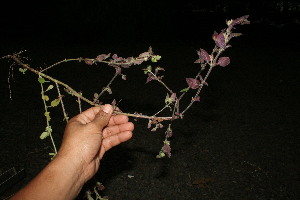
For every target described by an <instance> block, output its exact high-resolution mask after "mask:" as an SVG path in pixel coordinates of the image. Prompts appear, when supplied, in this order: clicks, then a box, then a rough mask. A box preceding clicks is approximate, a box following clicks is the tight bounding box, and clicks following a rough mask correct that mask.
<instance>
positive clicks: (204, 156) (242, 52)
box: [0, 25, 300, 200]
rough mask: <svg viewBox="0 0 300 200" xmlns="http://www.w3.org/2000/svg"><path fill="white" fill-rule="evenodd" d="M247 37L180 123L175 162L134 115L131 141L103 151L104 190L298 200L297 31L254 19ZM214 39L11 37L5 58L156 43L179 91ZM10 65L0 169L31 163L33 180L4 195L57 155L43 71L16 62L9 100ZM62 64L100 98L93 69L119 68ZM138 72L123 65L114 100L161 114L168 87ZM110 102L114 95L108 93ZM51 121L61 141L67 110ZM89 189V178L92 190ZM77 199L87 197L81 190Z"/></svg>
mask: <svg viewBox="0 0 300 200" xmlns="http://www.w3.org/2000/svg"><path fill="white" fill-rule="evenodd" d="M297 31H298V32H297ZM243 33H244V36H242V37H240V38H236V39H234V41H233V42H232V46H233V47H232V48H230V49H228V51H227V52H225V54H224V55H227V56H230V58H231V64H230V65H229V66H227V67H226V68H221V67H218V68H216V69H215V70H214V71H213V73H212V75H211V77H210V78H209V80H208V84H209V85H208V87H206V88H205V89H204V90H203V91H202V93H201V95H200V96H201V101H200V102H199V103H196V105H194V106H193V107H192V109H190V110H189V111H188V112H187V113H186V115H185V116H184V119H183V120H177V121H176V122H174V125H173V132H174V137H173V139H172V140H171V147H172V157H171V158H163V159H157V158H155V156H156V155H157V153H158V152H159V150H160V148H161V145H162V141H163V131H161V132H150V131H149V129H147V121H145V120H138V121H134V119H131V120H132V121H133V122H134V123H135V131H134V134H133V138H132V139H131V140H130V141H128V142H126V143H124V144H121V145H119V146H118V147H116V148H114V149H112V150H110V151H109V152H108V153H107V154H106V155H105V156H104V159H103V160H102V161H101V168H100V171H99V173H98V174H97V175H96V176H95V178H94V180H92V181H95V180H97V181H100V182H101V183H103V184H104V186H105V190H104V191H102V193H103V195H106V196H108V197H109V199H110V200H120V199H125V200H126V199H131V200H144V199H145V200H146V199H147V200H152V199H153V200H154V199H155V200H171V199H172V200H176V199H180V200H184V199H189V200H193V199H195V200H196V199H210V200H215V199H219V200H221V199H222V200H227V199H228V200H254V199H255V200H267V199H268V200H271V199H274V200H279V199H285V200H290V199H291V200H296V199H299V198H300V193H299V191H300V190H299V189H300V188H299V186H300V176H299V153H300V152H299V132H298V131H299V117H300V116H299V64H300V63H299V53H300V52H299V38H297V37H298V35H297V34H296V33H299V27H287V28H282V29H280V28H276V27H268V28H263V27H259V26H257V25H256V26H255V25H249V27H243ZM210 37H211V35H206V37H204V36H203V37H201V41H198V40H197V41H196V40H195V41H190V40H189V39H186V40H185V39H175V40H172V41H165V42H157V43H151V44H149V43H139V42H137V43H136V42H135V43H130V44H128V43H126V42H124V43H121V44H113V45H100V44H97V43H93V44H81V45H73V44H66V45H64V46H62V45H57V44H55V43H51V42H48V43H47V41H43V42H34V40H28V41H24V42H23V43H22V42H21V43H18V44H14V45H11V44H10V42H9V41H6V42H4V43H2V44H3V45H2V48H1V55H0V56H3V55H5V54H9V53H12V52H15V51H19V50H20V49H21V47H24V48H25V49H27V50H29V51H28V52H27V53H24V55H26V56H27V57H29V58H30V60H29V61H28V63H32V66H43V65H49V64H51V63H54V62H55V61H58V60H62V59H64V58H69V57H79V56H83V57H88V56H90V57H94V56H97V54H99V53H108V52H111V53H118V55H120V56H122V55H124V57H126V56H132V55H138V54H139V53H141V52H142V51H145V50H147V48H148V46H149V45H152V47H153V49H154V51H155V52H156V53H157V54H160V55H161V56H162V58H163V59H162V61H161V62H160V63H159V65H161V66H162V67H164V68H165V69H166V72H165V77H164V79H165V80H166V82H167V83H168V84H169V85H171V87H172V88H175V90H176V91H179V90H180V89H182V88H184V87H185V81H184V78H186V77H192V76H193V74H195V73H196V71H197V67H198V66H197V65H196V64H193V62H194V60H196V59H197V55H196V50H198V49H199V48H200V47H202V48H205V49H207V51H209V49H210V48H211V47H212V45H213V41H210ZM203 38H205V39H203ZM19 44H21V45H19ZM9 65H10V64H9V63H7V61H4V60H1V73H0V74H1V85H0V93H1V100H0V105H1V107H0V113H1V118H0V124H1V126H0V134H1V137H0V138H1V139H0V146H1V148H0V151H1V154H0V155H1V157H0V168H1V170H2V171H3V170H5V169H8V168H10V167H12V166H20V167H24V168H25V170H26V177H25V178H24V179H23V180H21V181H20V182H19V183H17V184H16V185H15V186H14V187H12V188H10V189H9V190H8V191H7V192H5V193H4V194H1V198H4V197H5V196H7V195H9V194H11V193H13V192H14V191H16V190H18V189H19V188H21V187H22V186H23V185H25V184H26V183H28V181H30V180H31V179H32V178H33V177H34V176H35V175H36V174H37V173H38V172H39V171H40V170H41V169H42V168H43V167H44V166H45V165H46V164H47V163H48V162H49V161H50V157H49V156H48V153H49V152H51V143H50V141H49V140H48V139H45V140H40V139H39V135H40V133H41V132H42V131H43V130H44V128H45V120H44V118H43V107H42V106H43V105H42V101H41V99H40V94H39V85H38V82H37V80H36V76H34V75H32V74H30V73H26V75H22V74H21V73H19V72H18V71H17V68H16V69H15V72H14V79H15V80H14V82H12V83H11V88H12V100H10V98H9V90H8V84H7V74H8V67H9ZM80 66H81V67H84V69H83V68H79V67H80ZM101 67H103V68H104V69H103V68H101ZM62 68H63V69H57V68H56V69H53V71H51V73H52V75H53V76H56V77H58V78H61V79H63V80H64V81H66V82H67V83H69V84H70V85H75V86H74V87H75V88H78V89H81V88H82V89H86V90H84V92H85V93H84V94H87V96H92V94H93V93H92V92H94V90H95V88H96V89H97V88H98V89H101V87H99V86H98V85H101V83H102V82H101V81H100V80H99V78H98V76H94V74H95V73H99V74H100V75H99V77H101V75H102V74H103V73H104V71H105V70H106V71H105V75H109V74H111V73H112V72H113V71H109V69H108V68H107V67H104V66H92V67H89V66H85V65H83V64H82V65H78V64H74V65H65V66H62ZM136 68H139V67H136ZM130 70H133V71H134V72H131V71H129V70H128V72H125V71H124V73H127V74H128V75H127V79H128V80H127V81H126V82H125V81H122V80H118V81H117V82H118V83H117V82H116V83H115V85H113V86H112V89H113V95H115V96H114V97H113V98H116V99H117V100H120V99H122V101H121V102H120V104H119V105H120V108H121V109H122V110H123V111H126V112H127V111H128V112H133V111H137V112H142V113H146V114H151V113H154V112H155V111H156V110H158V108H159V107H160V106H161V104H162V103H163V100H164V97H165V96H164V95H165V91H164V90H163V88H162V87H161V86H160V85H159V84H158V83H155V82H150V83H148V84H146V85H144V82H145V80H146V77H145V76H144V74H143V72H142V71H141V70H140V69H130ZM3 72H4V73H3ZM101 73H102V74H101ZM79 74H80V76H79ZM89 77H92V79H90V78H89ZM103 82H105V80H104V81H103ZM101 86H102V85H101ZM114 88H115V89H114ZM123 88H125V89H123ZM69 100H70V102H71V100H72V99H71V98H69ZM110 100H111V97H109V96H107V97H105V98H104V101H110ZM67 107H68V108H69V111H68V112H69V115H70V116H74V114H76V113H77V107H76V106H75V105H73V104H72V103H70V104H69V105H68V106H67ZM86 107H88V106H87V105H85V108H86ZM52 118H53V119H52V124H53V127H55V128H54V130H55V131H54V137H55V140H56V142H57V145H58V146H59V143H60V141H61V137H62V134H63V129H64V126H65V122H64V121H63V117H62V115H61V114H60V113H59V111H55V110H53V111H52ZM93 183H94V182H91V183H90V184H93ZM89 187H90V186H89V184H87V187H86V188H84V190H86V189H87V188H89ZM78 199H82V194H81V195H80V196H79V197H78Z"/></svg>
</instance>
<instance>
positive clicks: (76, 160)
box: [11, 104, 134, 200]
mask: <svg viewBox="0 0 300 200" xmlns="http://www.w3.org/2000/svg"><path fill="white" fill-rule="evenodd" d="M112 112H113V108H112V106H111V105H108V104H107V105H104V106H102V107H101V108H99V107H92V108H90V109H88V110H86V111H84V112H82V113H81V114H79V115H77V116H75V117H73V118H72V119H71V120H70V121H69V123H68V124H67V126H66V129H65V133H64V138H63V141H62V145H61V147H60V149H59V151H58V154H57V155H56V156H55V158H54V159H53V160H52V161H51V162H50V163H49V164H48V165H47V166H46V167H45V168H44V169H43V170H42V171H41V172H40V173H39V174H38V175H37V176H36V177H35V178H34V179H33V180H32V181H31V182H30V183H29V184H28V185H27V186H25V187H24V188H23V189H21V190H20V191H19V192H18V193H16V194H15V195H14V196H13V197H12V198H11V199H12V200H16V199H22V200H27V199H28V200H29V199H30V200H40V199H43V200H50V199H51V200H52V199H55V200H60V199H62V200H68V199H74V198H75V197H76V196H77V195H78V194H79V192H80V190H81V188H82V186H83V185H84V184H85V183H86V182H87V181H88V180H89V179H90V178H92V177H93V176H94V175H95V173H96V172H97V171H98V169H99V166H100V160H101V159H102V157H103V155H104V153H105V152H106V151H108V150H109V149H110V148H112V147H114V146H116V145H118V144H120V143H122V142H125V141H127V140H129V139H130V138H131V137H132V131H133V129H134V125H133V124H132V123H131V122H128V117H127V116H124V115H113V116H112Z"/></svg>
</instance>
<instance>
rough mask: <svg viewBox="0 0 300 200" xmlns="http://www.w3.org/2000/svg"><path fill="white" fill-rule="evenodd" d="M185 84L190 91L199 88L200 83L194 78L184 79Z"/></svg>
mask: <svg viewBox="0 0 300 200" xmlns="http://www.w3.org/2000/svg"><path fill="white" fill-rule="evenodd" d="M185 80H186V82H187V84H188V85H189V87H190V88H192V89H197V88H199V85H200V81H199V80H197V79H194V78H186V79H185Z"/></svg>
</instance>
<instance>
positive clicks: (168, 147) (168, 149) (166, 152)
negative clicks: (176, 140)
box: [162, 144, 171, 158]
mask: <svg viewBox="0 0 300 200" xmlns="http://www.w3.org/2000/svg"><path fill="white" fill-rule="evenodd" d="M162 150H163V152H164V153H165V154H167V156H168V157H169V158H170V157H171V147H170V145H169V144H164V146H163V147H162Z"/></svg>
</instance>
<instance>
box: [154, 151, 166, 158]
mask: <svg viewBox="0 0 300 200" xmlns="http://www.w3.org/2000/svg"><path fill="white" fill-rule="evenodd" d="M165 156H166V154H165V153H164V152H162V151H161V152H159V154H158V155H157V156H156V158H163V157H165Z"/></svg>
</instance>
